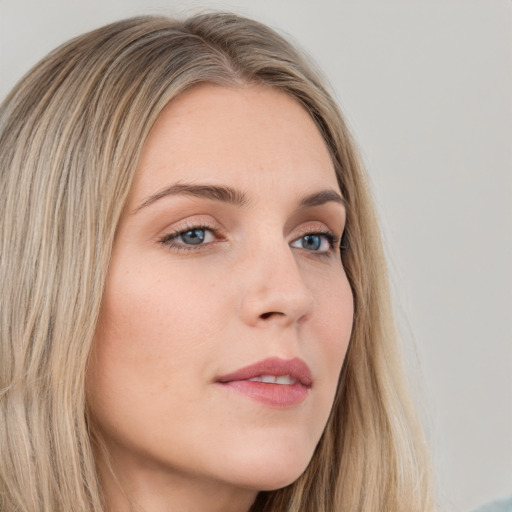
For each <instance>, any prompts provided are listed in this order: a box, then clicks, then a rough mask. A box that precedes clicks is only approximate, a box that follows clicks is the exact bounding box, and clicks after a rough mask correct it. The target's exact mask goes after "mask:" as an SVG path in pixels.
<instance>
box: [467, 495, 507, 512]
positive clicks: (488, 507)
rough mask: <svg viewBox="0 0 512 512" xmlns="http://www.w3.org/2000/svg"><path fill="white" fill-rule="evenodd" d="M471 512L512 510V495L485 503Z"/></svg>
mask: <svg viewBox="0 0 512 512" xmlns="http://www.w3.org/2000/svg"><path fill="white" fill-rule="evenodd" d="M472 512H512V496H510V497H509V498H506V499H504V500H498V501H493V502H492V503H487V504H485V505H482V506H481V507H479V508H477V509H475V510H473V511H472Z"/></svg>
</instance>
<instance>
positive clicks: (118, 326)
mask: <svg viewBox="0 0 512 512" xmlns="http://www.w3.org/2000/svg"><path fill="white" fill-rule="evenodd" d="M176 184H180V185H184V184H188V185H190V184H192V185H198V184H201V185H204V184H206V185H216V186H222V187H226V186H228V187H232V188H234V189H236V190H238V191H239V192H241V193H242V194H243V195H244V199H245V202H244V204H243V205H242V204H232V203H231V202H229V201H224V200H220V199H218V198H217V199H212V198H209V197H194V196H191V195H189V194H187V193H185V192H183V191H182V192H179V193H172V194H165V193H163V192H162V191H164V190H165V189H168V187H171V186H173V185H176ZM325 190H327V191H331V192H335V193H337V194H338V195H341V193H340V190H339V186H338V184H337V181H336V177H335V173H334V168H333V165H332V162H331V159H330V156H329V153H328V150H327V147H326V145H325V143H324V140H323V139H322V136H321V134H320V133H319V131H318V129H317V128H316V126H315V124H314V122H313V121H312V119H311V118H310V116H309V114H308V113H307V112H306V111H305V110H304V109H303V107H301V106H300V105H299V104H298V103H297V102H296V101H295V100H293V99H292V98H290V97H288V96H286V95H285V94H283V93H281V92H279V91H276V90H273V89H270V88H266V87H263V86H254V85H250V86H244V87H240V88H228V87H221V86H214V85H205V84H203V85H200V86H195V87H194V88H192V89H190V90H189V91H187V92H186V93H184V94H182V95H180V96H179V97H177V98H176V99H174V100H173V101H172V102H171V103H170V104H169V105H168V106H167V107H166V108H165V109H164V111H163V112H162V113H161V115H160V116H159V118H158V120H157V122H156V124H155V126H154V127H153V129H152V131H151V133H150V135H149V137H148V139H147V141H146V142H145V145H144V148H143V152H142V155H141V158H140V161H139V163H138V168H137V171H136V175H135V180H134V183H133V186H132V189H131V192H130V196H129V199H128V202H127V205H126V208H125V211H124V214H123V216H122V218H121V220H120V224H119V226H118V232H117V235H116V240H115V243H114V248H113V254H112V261H111V265H110V268H109V274H108V278H107V285H106V289H105V294H104V298H103V303H102V309H101V314H100V322H99V325H98V329H97V333H96V337H95V340H94V345H93V353H92V357H91V363H90V368H89V373H88V382H87V392H88V402H89V407H90V410H91V414H92V418H93V422H94V425H95V428H96V429H97V431H98V432H99V433H100V435H101V437H102V438H103V440H104V444H105V447H106V449H107V451H108V453H109V458H110V464H111V468H112V471H113V474H115V477H114V476H113V474H112V471H110V470H109V469H107V464H106V462H105V457H104V456H102V455H101V453H98V454H97V458H98V464H99V468H100V475H101V478H102V481H103V485H104V487H105V494H106V500H107V505H108V510H109V512H125V511H128V510H144V511H146V512H171V511H180V512H187V511H189V512H192V511H193V512H201V511H204V512H214V511H223V512H226V511H233V512H235V511H236V512H240V511H243V510H248V509H249V507H250V505H251V503H252V502H253V501H254V499H255V497H256V494H257V492H258V491H260V490H269V489H277V488H280V487H283V486H285V485H288V484H290V483H291V482H293V481H294V480H295V479H297V478H298V477H299V476H300V474H301V473H302V472H303V471H304V469H305V468H306V466H307V464H308V462H309V460H310V458H311V456H312V453H313V451H314V448H315V446H316V445H317V443H318V440H319V438H320V436H321V434H322V431H323V429H324V427H325V424H326V421H327V419H328V416H329V412H330V410H331V406H332V403H333V399H334V395H335V390H336V386H337V382H338V377H339V373H340V370H341V366H342V363H343V359H344V357H345V353H346V350H347V345H348V342H349V338H350V333H351V328H352V316H353V298H352V293H351V289H350V287H349V283H348V281H347V277H346V275H345V272H344V269H343V265H342V261H341V257H340V251H339V248H338V245H339V240H340V239H341V236H342V232H343V228H344V222H345V210H344V207H343V205H342V204H340V203H339V202H337V201H331V200H329V201H327V202H325V203H324V204H320V205H316V206H312V205H309V206H302V207H300V206H299V202H300V200H301V198H303V197H304V196H307V195H310V194H312V193H316V192H319V191H325ZM174 192H176V190H174ZM198 226H199V227H204V226H206V228H204V229H205V231H204V232H201V233H200V234H202V235H204V241H203V242H202V243H199V244H195V245H193V244H191V243H190V239H191V236H190V235H191V234H190V232H189V233H188V234H185V235H183V232H187V230H191V229H193V228H196V229H197V228H198ZM324 231H327V232H330V233H332V236H333V237H334V238H335V240H336V241H335V243H334V246H335V247H334V248H332V249H331V248H330V246H329V241H328V239H327V238H326V236H325V235H313V236H316V237H317V238H313V239H312V238H304V236H305V235H307V234H315V233H319V232H324ZM180 232H181V233H182V234H181V235H179V233H180ZM195 233H196V234H197V232H195ZM311 240H313V241H314V242H318V243H317V244H316V245H315V244H308V243H307V242H308V241H311ZM268 357H278V358H282V359H291V358H300V359H302V360H303V361H305V362H306V363H307V365H308V366H309V368H310V369H311V373H312V376H313V381H314V382H313V385H312V387H311V388H310V389H309V391H308V395H307V397H306V399H305V400H304V401H303V402H302V403H300V404H298V405H294V406H292V407H285V408H279V407H271V406H268V405H265V404H262V403H260V402H258V401H256V400H253V399H252V398H249V397H248V396H246V395H244V394H243V393H239V392H236V391H232V390H230V389H226V387H225V386H222V385H219V384H218V382H216V381H217V379H218V378H219V377H220V376H222V375H226V374H229V373H232V372H234V371H236V370H238V369H239V368H242V367H244V366H247V365H249V364H253V363H255V362H257V361H261V360H263V359H266V358H268Z"/></svg>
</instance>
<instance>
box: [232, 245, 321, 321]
mask: <svg viewBox="0 0 512 512" xmlns="http://www.w3.org/2000/svg"><path fill="white" fill-rule="evenodd" d="M269 245H270V244H268V239H267V243H263V244H260V245H259V250H256V252H254V251H252V252H251V255H250V259H249V260H248V265H247V266H245V268H246V272H245V275H244V278H243V281H242V282H244V285H243V290H244V293H243V297H242V303H241V316H242V319H243V321H244V322H245V323H246V324H248V325H251V326H255V327H265V326H270V325H279V326H282V327H286V326H290V325H294V324H298V323H300V322H301V321H303V320H305V319H306V318H307V317H308V315H310V314H311V312H312V310H313V306H314V296H313V294H312V292H311V290H310V289H309V287H308V286H307V284H306V283H305V281H304V279H303V276H302V274H301V271H300V268H299V266H298V264H297V261H296V259H295V256H294V254H293V249H291V248H290V246H289V245H288V244H287V243H286V241H284V240H283V239H282V238H281V240H280V243H274V244H273V248H272V250H270V249H269ZM264 246H266V248H265V247H264Z"/></svg>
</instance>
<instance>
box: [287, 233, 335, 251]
mask: <svg viewBox="0 0 512 512" xmlns="http://www.w3.org/2000/svg"><path fill="white" fill-rule="evenodd" d="M291 246H292V247H295V248H297V249H305V250H307V251H313V252H319V253H327V252H329V251H331V250H332V249H334V246H335V238H334V236H333V235H332V233H328V232H325V233H308V234H306V235H303V236H301V237H300V238H297V240H294V241H293V242H292V243H291Z"/></svg>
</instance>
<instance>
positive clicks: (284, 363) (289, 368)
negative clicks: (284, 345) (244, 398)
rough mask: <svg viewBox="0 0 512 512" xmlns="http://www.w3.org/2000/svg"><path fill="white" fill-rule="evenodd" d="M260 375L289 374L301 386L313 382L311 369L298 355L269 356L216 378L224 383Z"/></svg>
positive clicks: (309, 384) (309, 385) (279, 375)
mask: <svg viewBox="0 0 512 512" xmlns="http://www.w3.org/2000/svg"><path fill="white" fill-rule="evenodd" d="M262 375H275V376H276V377H282V376H284V375H289V376H290V377H292V378H293V379H296V380H297V381H298V382H300V383H301V384H302V385H303V386H307V387H311V385H312V384H313V376H312V375H311V370H310V369H309V367H308V365H307V364H306V363H305V362H304V361H303V360H302V359H299V358H298V357H296V358H294V359H280V358H279V357H270V358H268V359H264V360H263V361H258V362H257V363H254V364H250V365H248V366H244V367H243V368H240V369H239V370H236V371H235V372H233V373H230V374H228V375H223V376H221V377H219V378H218V379H217V382H220V383H226V382H231V381H236V380H249V379H253V378H254V377H261V376H262Z"/></svg>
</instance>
